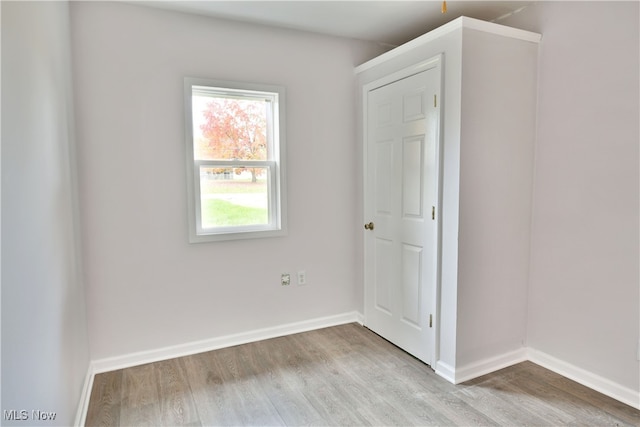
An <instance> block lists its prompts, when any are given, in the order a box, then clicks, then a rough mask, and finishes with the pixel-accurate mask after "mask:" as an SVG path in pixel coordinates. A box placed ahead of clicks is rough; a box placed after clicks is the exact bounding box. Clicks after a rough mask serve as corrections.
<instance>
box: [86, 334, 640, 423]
mask: <svg viewBox="0 0 640 427" xmlns="http://www.w3.org/2000/svg"><path fill="white" fill-rule="evenodd" d="M86 423H87V425H90V426H94V425H100V426H138V425H151V426H180V425H189V426H199V425H230V426H231V425H233V426H235V425H259V426H266V425H290V426H298V425H336V426H343V425H344V426H347V425H376V426H377V425H385V426H387V425H402V426H412V425H436V426H453V425H458V426H469V425H483V426H485V425H486V426H489V425H503V426H524V425H535V426H560V425H567V426H568V425H572V426H574V425H580V426H639V425H640V411H638V410H635V409H634V408H632V407H630V406H627V405H624V404H622V403H620V402H617V401H616V400H613V399H611V398H608V397H606V396H604V395H602V394H600V393H597V392H595V391H593V390H590V389H588V388H586V387H583V386H581V385H579V384H577V383H575V382H573V381H571V380H568V379H566V378H564V377H562V376H560V375H557V374H555V373H553V372H550V371H548V370H546V369H544V368H541V367H540V366H537V365H535V364H533V363H530V362H525V363H521V364H518V365H515V366H512V367H509V368H506V369H503V370H501V371H498V372H495V373H493V374H489V375H485V376H483V377H480V378H477V379H475V380H472V381H469V382H467V383H464V384H460V385H457V386H455V385H452V384H450V383H448V382H447V381H445V380H444V379H442V378H440V377H438V376H437V375H436V374H435V373H434V372H433V371H432V370H431V369H430V368H429V367H428V366H427V365H425V364H423V363H422V362H420V361H418V360H417V359H415V358H413V357H412V356H410V355H408V354H407V353H405V352H403V351H402V350H400V349H398V348H397V347H395V346H394V345H392V344H390V343H389V342H387V341H385V340H384V339H382V338H380V337H379V336H378V335H376V334H374V333H372V332H371V331H369V330H368V329H366V328H364V327H362V326H360V325H358V324H349V325H343V326H336V327H332V328H326V329H320V330H317V331H311V332H305V333H302V334H295V335H290V336H286V337H281V338H274V339H270V340H265V341H260V342H255V343H251V344H245V345H241V346H236V347H231V348H226V349H221V350H215V351H210V352H206V353H201V354H196V355H193V356H187V357H181V358H177V359H172V360H167V361H162V362H156V363H151V364H147V365H141V366H136V367H133V368H127V369H122V370H118V371H113V372H108V373H104V374H99V375H96V377H95V380H94V384H93V390H92V393H91V400H90V404H89V410H88V414H87V422H86Z"/></svg>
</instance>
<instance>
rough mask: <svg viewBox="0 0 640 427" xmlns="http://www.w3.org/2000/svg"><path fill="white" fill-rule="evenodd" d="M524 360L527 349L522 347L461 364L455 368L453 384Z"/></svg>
mask: <svg viewBox="0 0 640 427" xmlns="http://www.w3.org/2000/svg"><path fill="white" fill-rule="evenodd" d="M525 360H527V349H526V348H524V347H522V348H520V349H518V350H514V351H510V352H508V353H504V354H500V355H498V356H494V357H490V358H487V359H483V360H480V361H477V362H474V363H471V364H468V365H465V366H462V367H460V368H459V369H456V370H455V373H454V378H455V381H454V384H460V383H463V382H465V381H469V380H472V379H474V378H478V377H481V376H482V375H486V374H489V373H491V372H495V371H497V370H499V369H502V368H506V367H507V366H511V365H515V364H516V363H520V362H524V361H525Z"/></svg>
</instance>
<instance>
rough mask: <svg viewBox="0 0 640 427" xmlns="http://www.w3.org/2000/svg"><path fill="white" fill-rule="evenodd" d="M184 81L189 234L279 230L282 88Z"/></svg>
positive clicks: (210, 234) (280, 228)
mask: <svg viewBox="0 0 640 427" xmlns="http://www.w3.org/2000/svg"><path fill="white" fill-rule="evenodd" d="M185 82H186V84H187V87H186V90H187V91H188V93H189V94H190V96H189V98H188V102H189V103H190V105H189V107H190V108H189V110H190V113H191V114H190V116H191V117H188V120H189V121H190V122H191V123H190V129H188V131H189V132H188V133H189V134H190V138H189V141H188V143H189V144H190V147H189V151H190V153H192V154H190V155H192V156H193V162H194V163H193V169H192V171H191V172H190V173H193V175H192V176H193V180H194V182H193V184H190V185H193V187H192V188H193V193H194V196H195V201H194V203H193V204H192V207H193V209H192V214H193V215H194V218H192V219H195V222H194V223H193V224H194V229H192V233H193V231H195V235H196V236H212V235H215V234H219V235H227V236H229V235H231V234H234V233H253V232H265V231H269V232H271V235H278V234H281V232H282V230H283V228H282V218H281V213H282V209H281V201H282V195H281V182H280V181H281V176H280V174H281V165H280V149H281V148H282V147H281V140H280V132H279V124H280V123H279V117H280V114H281V111H283V110H282V108H281V104H280V103H279V102H280V99H279V95H280V93H284V92H283V89H282V88H278V87H273V88H275V89H276V90H277V91H273V92H271V91H261V90H245V89H242V88H241V87H233V86H232V87H216V86H206V85H199V84H189V79H186V81H185ZM238 85H239V84H238ZM239 86H241V85H239ZM254 86H255V85H254ZM189 110H188V111H189ZM190 203H192V202H190ZM274 232H275V233H276V234H274ZM193 235H194V234H192V236H193ZM258 237H259V236H258ZM225 239H226V237H225ZM192 240H193V238H192ZM216 240H217V239H216ZM198 241H201V240H198Z"/></svg>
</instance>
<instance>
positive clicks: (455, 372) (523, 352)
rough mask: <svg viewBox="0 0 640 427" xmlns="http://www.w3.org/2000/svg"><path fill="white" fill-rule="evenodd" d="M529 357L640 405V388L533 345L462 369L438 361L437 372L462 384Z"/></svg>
mask: <svg viewBox="0 0 640 427" xmlns="http://www.w3.org/2000/svg"><path fill="white" fill-rule="evenodd" d="M526 360H529V361H531V362H533V363H535V364H537V365H540V366H542V367H543V368H546V369H549V370H550V371H553V372H555V373H557V374H560V375H562V376H564V377H567V378H569V379H571V380H573V381H575V382H577V383H580V384H582V385H584V386H586V387H589V388H591V389H593V390H595V391H598V392H600V393H602V394H604V395H606V396H609V397H611V398H612V399H616V400H618V401H620V402H622V403H625V404H627V405H629V406H632V407H634V408H636V409H640V393H639V392H638V391H636V390H633V389H630V388H628V387H625V386H622V385H620V384H618V383H615V382H613V381H611V380H608V379H606V378H604V377H601V376H599V375H596V374H594V373H592V372H589V371H586V370H584V369H582V368H578V367H577V366H575V365H572V364H571V363H568V362H565V361H564V360H560V359H558V358H556V357H553V356H550V355H548V354H546V353H543V352H541V351H538V350H535V349H532V348H522V349H519V350H516V351H513V352H510V353H505V354H503V355H499V356H496V357H492V358H489V359H485V360H481V361H478V362H475V363H472V364H469V365H466V366H462V367H460V368H458V369H456V368H454V367H452V366H450V365H448V364H447V363H444V362H442V361H438V362H436V366H435V371H436V374H438V375H440V376H441V377H442V378H444V379H446V380H447V381H449V382H450V383H452V384H460V383H462V382H465V381H469V380H471V379H473V378H477V377H479V376H482V375H485V374H488V373H491V372H495V371H497V370H499V369H502V368H506V367H507V366H511V365H515V364H516V363H520V362H524V361H526Z"/></svg>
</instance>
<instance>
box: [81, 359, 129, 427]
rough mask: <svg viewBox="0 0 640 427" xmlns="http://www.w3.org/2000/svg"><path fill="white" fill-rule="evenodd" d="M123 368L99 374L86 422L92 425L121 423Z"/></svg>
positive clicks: (92, 392) (94, 385)
mask: <svg viewBox="0 0 640 427" xmlns="http://www.w3.org/2000/svg"><path fill="white" fill-rule="evenodd" d="M122 373H123V371H122V370H118V371H113V372H106V373H103V374H97V375H96V376H95V377H94V379H93V389H92V390H91V397H90V398H89V402H90V405H89V409H88V410H87V418H86V424H87V425H90V426H117V425H120V402H121V400H122Z"/></svg>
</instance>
